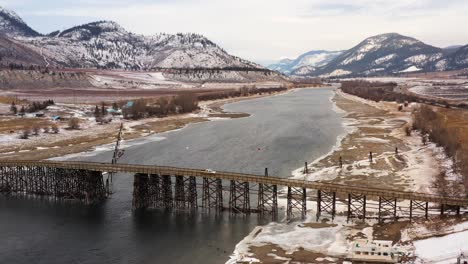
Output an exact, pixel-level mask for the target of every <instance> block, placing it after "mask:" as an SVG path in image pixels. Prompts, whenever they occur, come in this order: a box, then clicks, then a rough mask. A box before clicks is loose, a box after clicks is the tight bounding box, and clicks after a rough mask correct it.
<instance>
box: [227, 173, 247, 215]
mask: <svg viewBox="0 0 468 264" xmlns="http://www.w3.org/2000/svg"><path fill="white" fill-rule="evenodd" d="M229 210H230V212H231V213H245V214H249V213H250V190H249V183H248V182H238V181H231V185H230V197H229Z"/></svg>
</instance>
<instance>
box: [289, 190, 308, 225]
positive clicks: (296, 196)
mask: <svg viewBox="0 0 468 264" xmlns="http://www.w3.org/2000/svg"><path fill="white" fill-rule="evenodd" d="M287 198H288V206H287V208H286V218H287V220H288V221H289V220H292V219H293V218H295V215H294V211H295V210H299V211H300V212H301V218H302V219H305V217H306V213H307V200H306V198H307V197H306V189H305V188H298V187H290V186H288V197H287Z"/></svg>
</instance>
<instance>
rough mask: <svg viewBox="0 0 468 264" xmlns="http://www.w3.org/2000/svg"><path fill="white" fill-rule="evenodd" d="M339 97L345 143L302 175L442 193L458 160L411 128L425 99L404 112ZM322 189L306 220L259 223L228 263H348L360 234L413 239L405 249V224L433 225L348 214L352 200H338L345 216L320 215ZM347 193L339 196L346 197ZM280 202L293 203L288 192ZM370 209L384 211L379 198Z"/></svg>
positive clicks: (393, 106) (297, 173)
mask: <svg viewBox="0 0 468 264" xmlns="http://www.w3.org/2000/svg"><path fill="white" fill-rule="evenodd" d="M332 101H333V102H334V104H335V106H336V111H339V112H341V113H343V115H344V116H343V123H344V124H343V125H344V126H345V129H346V133H345V134H343V135H341V136H340V137H338V139H337V145H336V146H334V147H333V148H332V150H331V151H330V152H329V153H328V154H327V155H325V156H323V157H321V158H319V159H317V160H315V161H313V162H311V163H309V164H310V165H309V168H308V170H309V172H308V173H307V174H304V173H303V172H304V168H298V169H297V170H295V171H293V177H294V178H297V179H306V180H311V181H324V182H331V183H339V184H347V185H358V186H379V187H382V188H389V189H399V190H401V189H405V190H413V191H418V192H426V193H434V192H436V190H435V189H434V187H433V182H434V180H435V178H436V176H437V175H438V174H439V172H440V171H441V170H445V169H447V168H448V167H450V161H449V159H448V158H447V157H446V156H445V155H444V152H443V150H442V149H441V148H438V147H436V146H435V145H434V144H431V143H429V144H427V145H423V144H422V142H421V137H420V135H419V134H417V133H415V132H413V134H411V135H407V134H406V131H405V127H406V126H408V125H410V123H411V111H412V110H413V108H414V107H417V105H409V106H408V107H406V108H404V109H403V110H402V111H399V110H398V104H396V103H387V102H379V103H375V102H371V101H368V100H364V99H361V98H358V97H355V96H351V95H348V94H345V93H342V92H341V91H339V90H337V91H336V93H335V95H334V96H333V98H332ZM396 148H397V149H398V152H397V153H396ZM370 152H372V161H371V160H370V159H369V154H370ZM340 157H341V160H342V166H340ZM315 195H316V194H315V192H313V191H310V192H308V194H307V196H308V197H309V199H308V201H307V208H310V209H309V210H308V211H307V215H308V217H307V219H306V220H304V221H302V222H291V223H281V222H280V223H270V224H268V225H266V226H259V227H257V228H255V229H254V230H253V231H252V232H251V233H250V234H249V236H247V237H246V238H245V239H244V240H242V241H241V242H240V243H239V244H238V245H237V246H236V249H235V251H234V253H233V255H232V257H231V259H230V260H229V261H228V263H252V262H259V263H290V262H294V261H297V262H301V263H344V262H345V258H346V256H347V250H348V248H349V247H350V245H351V243H352V241H353V240H355V239H385V240H392V241H394V243H399V242H402V240H403V239H406V240H405V243H406V245H407V246H405V247H404V249H405V250H407V251H408V252H411V251H412V250H413V248H412V242H411V241H408V239H407V237H402V233H403V231H402V230H406V229H414V228H415V227H420V228H425V227H430V226H432V225H433V223H432V222H431V221H429V222H426V221H417V222H416V223H413V224H410V223H409V222H408V221H401V222H396V223H395V224H392V223H387V224H380V225H379V224H378V223H377V222H376V221H375V220H369V221H367V223H362V222H359V221H358V222H353V221H351V222H349V223H348V222H347V221H346V217H345V212H346V210H347V206H346V204H343V203H341V202H337V208H336V210H337V216H336V218H335V219H334V220H333V221H331V220H330V219H329V218H327V216H324V217H322V218H321V219H320V222H317V221H316V218H315V213H316V212H315V208H316V206H317V205H316V203H315V201H313V197H315ZM342 198H344V197H337V199H338V201H340V200H341V199H342ZM278 202H279V204H281V205H284V204H285V203H286V201H285V199H284V197H282V198H279V201H278ZM401 206H402V207H403V206H406V205H401ZM311 209H312V210H311ZM400 210H401V207H400ZM367 214H368V216H370V217H372V216H375V214H376V205H375V201H372V200H371V199H369V200H368V212H367ZM280 219H281V217H280Z"/></svg>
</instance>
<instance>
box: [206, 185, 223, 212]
mask: <svg viewBox="0 0 468 264" xmlns="http://www.w3.org/2000/svg"><path fill="white" fill-rule="evenodd" d="M202 191H203V195H202V207H203V209H204V210H208V211H211V210H215V211H216V212H220V211H222V210H223V185H222V181H221V179H212V178H203V190H202Z"/></svg>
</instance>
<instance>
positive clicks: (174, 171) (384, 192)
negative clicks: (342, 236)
mask: <svg viewBox="0 0 468 264" xmlns="http://www.w3.org/2000/svg"><path fill="white" fill-rule="evenodd" d="M0 166H45V167H54V168H63V169H77V170H89V171H100V172H109V173H111V172H113V173H117V172H122V173H145V174H159V175H180V176H192V177H203V178H216V179H222V180H236V181H242V182H251V183H262V184H270V185H277V186H285V187H296V188H306V189H314V190H322V191H326V192H336V193H344V194H348V193H359V194H365V195H368V196H376V197H379V196H384V197H393V198H397V199H406V200H418V201H425V202H435V203H440V204H447V205H454V206H468V199H466V198H463V197H452V196H450V197H447V196H440V195H434V194H427V193H420V192H411V191H399V190H391V189H383V188H375V187H370V186H355V185H343V184H335V183H327V182H317V181H306V180H298V179H290V178H282V177H277V176H268V177H266V176H259V175H252V174H244V173H230V172H209V171H206V170H202V169H189V168H176V167H167V166H154V165H133V164H110V163H99V162H80V161H27V160H23V161H0Z"/></svg>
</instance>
